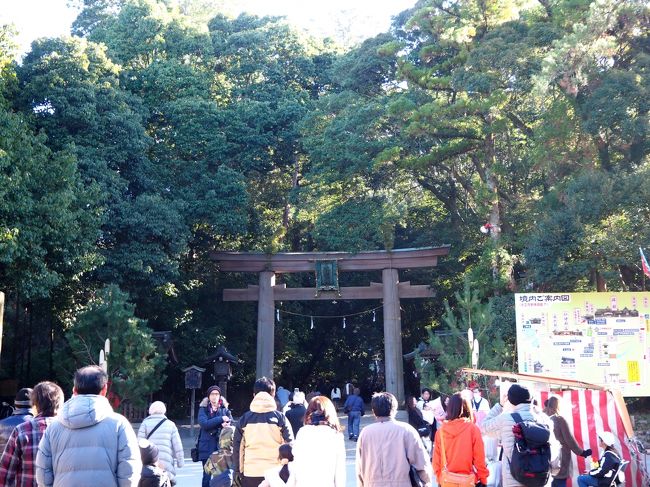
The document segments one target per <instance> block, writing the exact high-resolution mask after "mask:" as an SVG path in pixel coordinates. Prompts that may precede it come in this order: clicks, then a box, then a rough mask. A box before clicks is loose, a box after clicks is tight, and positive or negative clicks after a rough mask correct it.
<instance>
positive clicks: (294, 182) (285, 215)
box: [282, 156, 300, 235]
mask: <svg viewBox="0 0 650 487" xmlns="http://www.w3.org/2000/svg"><path fill="white" fill-rule="evenodd" d="M294 157H295V160H294V164H293V175H292V176H291V192H293V190H295V189H296V188H297V187H298V176H299V175H300V161H299V160H298V156H294ZM289 197H290V194H289V195H287V200H286V203H285V205H284V211H283V212H282V226H283V227H284V234H285V235H287V234H288V233H289V220H290V218H289V213H290V211H291V204H290V203H289Z"/></svg>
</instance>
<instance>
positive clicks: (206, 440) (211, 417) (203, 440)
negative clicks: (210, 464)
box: [198, 386, 232, 487]
mask: <svg viewBox="0 0 650 487" xmlns="http://www.w3.org/2000/svg"><path fill="white" fill-rule="evenodd" d="M231 421H232V414H230V410H229V409H228V404H227V403H226V400H225V398H223V397H222V396H221V389H220V388H219V386H210V387H208V397H206V398H204V399H203V400H202V401H201V403H200V404H199V426H200V427H201V430H200V431H199V441H198V445H199V460H201V462H202V463H203V466H204V467H205V462H207V461H208V458H210V455H211V454H212V452H215V451H217V450H219V434H220V433H221V428H222V427H223V426H226V425H229V424H230V422H231ZM201 485H202V487H210V474H208V473H206V472H205V471H204V472H203V481H202V484H201Z"/></svg>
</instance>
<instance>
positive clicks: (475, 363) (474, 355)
mask: <svg viewBox="0 0 650 487" xmlns="http://www.w3.org/2000/svg"><path fill="white" fill-rule="evenodd" d="M472 367H473V368H475V369H476V368H477V367H478V340H477V339H474V347H473V348H472Z"/></svg>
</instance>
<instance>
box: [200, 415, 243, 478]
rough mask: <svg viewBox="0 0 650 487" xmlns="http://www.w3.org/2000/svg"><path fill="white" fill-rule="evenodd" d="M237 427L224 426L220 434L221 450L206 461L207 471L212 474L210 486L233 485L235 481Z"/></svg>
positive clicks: (205, 467)
mask: <svg viewBox="0 0 650 487" xmlns="http://www.w3.org/2000/svg"><path fill="white" fill-rule="evenodd" d="M234 433H235V427H234V426H231V425H227V426H224V427H223V428H222V429H221V433H220V434H219V451H215V452H214V453H212V454H211V455H210V458H208V461H207V462H205V466H204V467H203V468H204V469H205V472H206V473H207V474H210V475H212V478H211V479H210V487H231V486H232V482H233V468H232V437H233V435H234Z"/></svg>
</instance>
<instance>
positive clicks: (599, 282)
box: [591, 269, 607, 293]
mask: <svg viewBox="0 0 650 487" xmlns="http://www.w3.org/2000/svg"><path fill="white" fill-rule="evenodd" d="M591 281H592V282H593V283H594V285H595V286H596V291H597V292H599V293H603V292H606V291H607V282H606V281H605V279H604V278H603V276H602V275H601V273H600V271H598V269H591Z"/></svg>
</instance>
